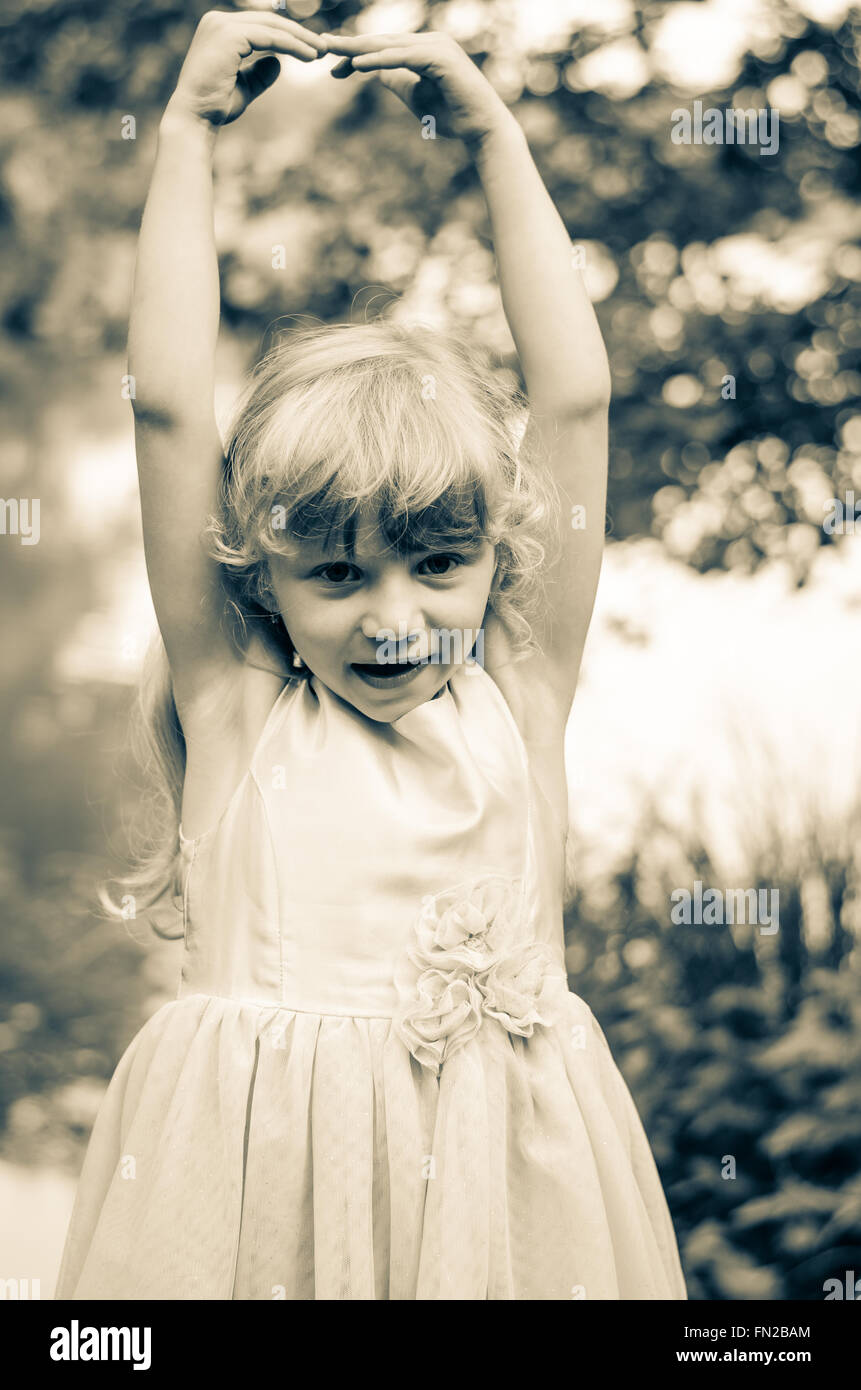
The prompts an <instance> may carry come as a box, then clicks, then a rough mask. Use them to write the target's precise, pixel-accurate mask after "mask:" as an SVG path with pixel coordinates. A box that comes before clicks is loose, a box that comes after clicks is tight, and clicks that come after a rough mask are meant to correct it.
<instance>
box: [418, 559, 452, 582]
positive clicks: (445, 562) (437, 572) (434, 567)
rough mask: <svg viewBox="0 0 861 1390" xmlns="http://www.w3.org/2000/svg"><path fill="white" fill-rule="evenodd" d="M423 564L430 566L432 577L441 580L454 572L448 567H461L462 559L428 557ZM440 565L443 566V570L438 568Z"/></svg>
mask: <svg viewBox="0 0 861 1390" xmlns="http://www.w3.org/2000/svg"><path fill="white" fill-rule="evenodd" d="M421 563H422V565H430V566H431V575H433V576H435V577H439V578H441V577H442V576H443V575H446V574H451V572H452V570H451V569H449V568H448V566H449V565H451V566H452V568H454V567H456V566H457V565H459V564H460V557H459V556H457V555H427V556H426V557H425V559H424V560H422V562H421ZM439 565H442V566H443V568H442V569H440V568H438V566H439ZM420 568H421V566H420Z"/></svg>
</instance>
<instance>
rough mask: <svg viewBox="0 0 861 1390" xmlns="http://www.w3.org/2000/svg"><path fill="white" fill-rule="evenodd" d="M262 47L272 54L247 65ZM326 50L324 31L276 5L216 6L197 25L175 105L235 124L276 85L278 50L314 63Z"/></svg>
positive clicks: (201, 116) (208, 118)
mask: <svg viewBox="0 0 861 1390" xmlns="http://www.w3.org/2000/svg"><path fill="white" fill-rule="evenodd" d="M262 49H268V50H270V51H269V53H267V55H266V57H263V58H258V59H257V61H256V62H254V63H251V64H249V65H248V66H247V67H242V63H243V62H244V60H245V59H246V58H249V57H250V56H251V54H252V53H255V52H259V51H260V50H262ZM325 52H326V44H325V43H324V41H323V40H322V39H321V38H320V36H319V34H314V33H312V31H311V30H310V29H305V28H303V26H302V25H301V24H296V23H294V21H293V20H292V19H286V18H285V17H284V16H283V15H278V14H274V13H273V12H272V10H243V11H240V12H236V13H230V12H228V11H226V10H210V11H209V12H208V13H207V14H205V15H204V16H203V18H202V19H201V21H200V23H199V24H198V26H197V29H196V30H195V34H194V38H193V39H192V41H191V46H190V47H189V50H188V53H187V54H186V56H185V62H184V63H183V65H182V68H181V70H180V74H179V79H178V81H177V84H176V90H175V92H174V94H173V96H172V97H171V99H170V103H169V105H170V107H171V109H172V110H173V111H174V112H178V111H179V112H182V113H183V114H185V115H190V116H192V117H194V118H196V119H197V120H200V121H204V122H207V123H208V124H209V125H212V126H222V125H229V124H230V122H231V121H235V120H236V118H237V117H238V116H241V115H242V113H243V111H244V110H245V108H246V106H249V105H250V104H251V102H252V101H254V99H255V97H259V96H260V93H261V92H265V91H266V89H267V87H271V86H272V83H273V82H274V81H275V79H276V78H277V76H278V74H279V72H280V71H281V65H280V64H279V62H278V59H277V58H276V57H275V54H276V53H289V54H290V56H291V57H293V58H300V59H301V60H302V62H303V63H308V62H310V61H311V60H312V59H314V58H319V57H321V56H322V55H323V54H324V53H325Z"/></svg>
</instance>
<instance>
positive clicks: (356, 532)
mask: <svg viewBox="0 0 861 1390" xmlns="http://www.w3.org/2000/svg"><path fill="white" fill-rule="evenodd" d="M452 523H453V524H452ZM291 529H292V528H291ZM291 539H292V540H293V541H294V543H295V544H296V545H297V546H298V547H299V548H300V550H301V552H302V553H303V555H307V554H310V553H312V552H313V553H314V554H315V555H316V554H320V555H325V556H332V555H336V556H342V555H343V556H344V557H345V558H348V557H349V558H350V559H354V560H357V561H364V562H365V563H370V562H379V561H383V560H391V559H397V560H400V559H406V558H408V557H409V556H410V555H414V554H417V553H418V552H419V551H426V550H428V549H431V548H436V547H438V546H443V545H445V544H447V543H449V544H452V545H454V544H456V545H457V546H458V548H459V549H464V548H466V549H469V550H474V551H478V550H480V549H481V548H482V544H483V539H482V536H481V534H480V530H479V527H478V526H477V525H476V527H475V529H474V531H473V530H472V528H471V527H469V525H468V523H467V524H464V522H463V521H461V523H460V525H458V524H457V523H456V522H454V519H453V518H452V517H451V516H450V515H447V513H446V512H445V511H443V512H442V513H441V514H436V515H434V509H430V514H425V515H422V516H416V517H415V518H414V520H413V524H412V525H410V524H409V521H408V520H407V519H406V517H405V518H403V519H402V520H401V522H399V523H398V524H397V525H396V526H394V527H393V526H392V522H391V518H389V517H387V515H386V513H385V512H384V511H382V510H380V509H379V508H376V507H374V506H373V505H367V504H366V505H364V506H362V507H360V508H359V509H358V510H357V511H355V512H354V513H353V514H352V515H351V516H350V517H349V519H348V521H347V523H346V524H345V525H343V526H339V525H336V526H335V527H334V528H333V529H332V530H329V529H328V528H327V527H325V526H323V527H321V528H320V530H319V531H318V530H316V528H312V529H311V531H310V533H308V532H306V533H305V534H304V535H303V534H302V532H301V528H300V531H299V533H298V534H297V533H296V532H295V531H294V532H293V534H292V537H291Z"/></svg>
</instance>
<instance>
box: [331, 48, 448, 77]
mask: <svg viewBox="0 0 861 1390" xmlns="http://www.w3.org/2000/svg"><path fill="white" fill-rule="evenodd" d="M350 62H351V63H352V64H353V68H354V69H355V71H356V72H380V71H381V70H382V69H384V68H409V69H410V70H411V71H413V72H417V71H425V70H426V69H427V68H428V67H429V66H430V62H431V55H430V54H429V53H428V52H427V51H426V50H422V51H421V52H420V53H417V52H416V51H415V49H410V48H386V49H384V50H382V51H381V52H380V53H357V54H356V56H355V57H354V58H351V59H350Z"/></svg>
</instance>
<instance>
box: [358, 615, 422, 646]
mask: <svg viewBox="0 0 861 1390" xmlns="http://www.w3.org/2000/svg"><path fill="white" fill-rule="evenodd" d="M402 611H403V610H402ZM425 627H426V624H425V621H424V618H423V617H422V615H421V614H420V613H418V612H414V613H413V614H412V615H409V614H407V615H406V616H403V617H392V620H391V621H389V620H388V618H386V617H385V616H384V615H382V614H380V616H378V615H377V613H376V612H375V613H370V612H369V613H367V614H366V615H365V617H364V618H363V619H362V635H363V636H364V637H367V638H368V640H369V641H370V642H382V641H386V640H388V641H391V640H393V639H392V636H391V634H392V633H394V640H395V641H397V642H409V641H413V640H414V639H415V638H416V637H420V636H421V635H422V633H423V632H424V631H425Z"/></svg>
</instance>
